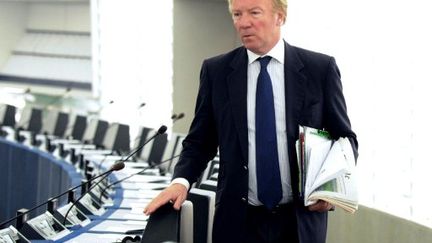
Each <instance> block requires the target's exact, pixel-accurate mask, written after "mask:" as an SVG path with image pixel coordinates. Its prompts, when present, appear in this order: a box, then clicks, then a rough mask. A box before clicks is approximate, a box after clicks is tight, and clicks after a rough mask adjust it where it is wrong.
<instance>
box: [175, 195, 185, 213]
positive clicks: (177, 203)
mask: <svg viewBox="0 0 432 243" xmlns="http://www.w3.org/2000/svg"><path fill="white" fill-rule="evenodd" d="M185 199H186V198H185V197H184V196H183V195H180V196H179V197H178V198H177V200H175V201H174V208H175V209H176V210H180V208H181V206H182V205H183V202H184V201H185Z"/></svg>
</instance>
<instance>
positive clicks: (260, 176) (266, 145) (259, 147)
mask: <svg viewBox="0 0 432 243" xmlns="http://www.w3.org/2000/svg"><path fill="white" fill-rule="evenodd" d="M258 60H259V62H260V65H261V71H260V73H259V75H258V82H257V91H256V107H255V133H256V138H255V145H256V174H257V189H258V199H259V200H260V202H262V203H263V204H264V206H265V207H267V208H268V209H272V208H274V207H275V206H276V205H277V204H278V203H279V201H280V200H281V199H282V185H281V178H280V171H279V159H278V151H277V139H276V121H275V109H274V100H273V89H272V83H271V79H270V75H269V74H268V72H267V65H268V64H269V62H270V60H271V57H269V56H266V57H263V58H259V59H258Z"/></svg>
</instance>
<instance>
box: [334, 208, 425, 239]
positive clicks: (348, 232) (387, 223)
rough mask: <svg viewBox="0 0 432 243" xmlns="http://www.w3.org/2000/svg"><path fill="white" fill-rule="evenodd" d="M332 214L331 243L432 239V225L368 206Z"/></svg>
mask: <svg viewBox="0 0 432 243" xmlns="http://www.w3.org/2000/svg"><path fill="white" fill-rule="evenodd" d="M425 213H427V212H425ZM329 215H330V216H329V227H328V236H327V243H342V242H344V243H345V242H346V243H411V242H412V243H430V242H432V229H430V228H427V227H425V226H422V225H419V224H416V223H413V222H411V221H408V220H406V219H402V218H398V217H396V216H393V215H390V214H387V213H384V212H381V211H377V210H375V209H371V208H368V207H364V206H361V207H360V208H359V210H358V212H356V213H355V214H354V215H351V214H348V213H345V212H344V211H343V210H336V211H335V212H334V213H330V214H329Z"/></svg>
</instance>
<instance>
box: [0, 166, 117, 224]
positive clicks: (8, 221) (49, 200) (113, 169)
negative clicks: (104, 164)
mask: <svg viewBox="0 0 432 243" xmlns="http://www.w3.org/2000/svg"><path fill="white" fill-rule="evenodd" d="M124 166H125V165H124V163H118V164H114V165H112V166H111V168H110V170H108V171H106V172H104V173H102V174H100V175H97V176H95V177H92V178H90V179H89V180H88V181H86V182H84V183H81V184H79V185H78V186H75V187H72V188H69V189H68V190H67V191H65V192H62V193H60V194H59V195H57V196H54V197H51V198H49V199H48V200H47V201H45V202H43V203H41V204H39V205H36V206H34V207H33V208H31V209H29V210H27V211H25V213H23V214H20V215H17V216H15V217H13V218H10V219H8V220H6V221H4V222H2V223H0V228H2V227H3V226H4V225H6V224H8V223H10V222H12V221H14V220H15V219H17V218H19V217H22V216H24V215H25V214H28V213H30V212H32V211H34V210H36V209H38V208H40V207H42V206H44V205H46V204H48V203H49V202H51V201H52V200H54V199H56V198H59V197H61V196H63V195H66V194H67V193H69V192H70V191H73V190H75V189H77V188H78V187H82V186H84V185H86V184H88V183H90V182H92V181H94V180H96V179H97V178H99V177H101V176H104V175H106V174H108V173H111V172H112V171H118V170H121V169H123V168H124Z"/></svg>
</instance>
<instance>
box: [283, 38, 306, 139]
mask: <svg viewBox="0 0 432 243" xmlns="http://www.w3.org/2000/svg"><path fill="white" fill-rule="evenodd" d="M302 69H303V63H302V61H301V60H300V58H299V56H298V55H297V53H296V50H295V49H294V47H292V46H290V45H289V44H288V43H286V42H285V110H286V129H287V135H288V140H290V139H296V138H297V136H298V124H300V123H301V121H300V112H301V108H302V106H303V100H304V96H305V90H304V85H305V84H306V76H305V75H304V74H303V73H302V72H301V70H302Z"/></svg>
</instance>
